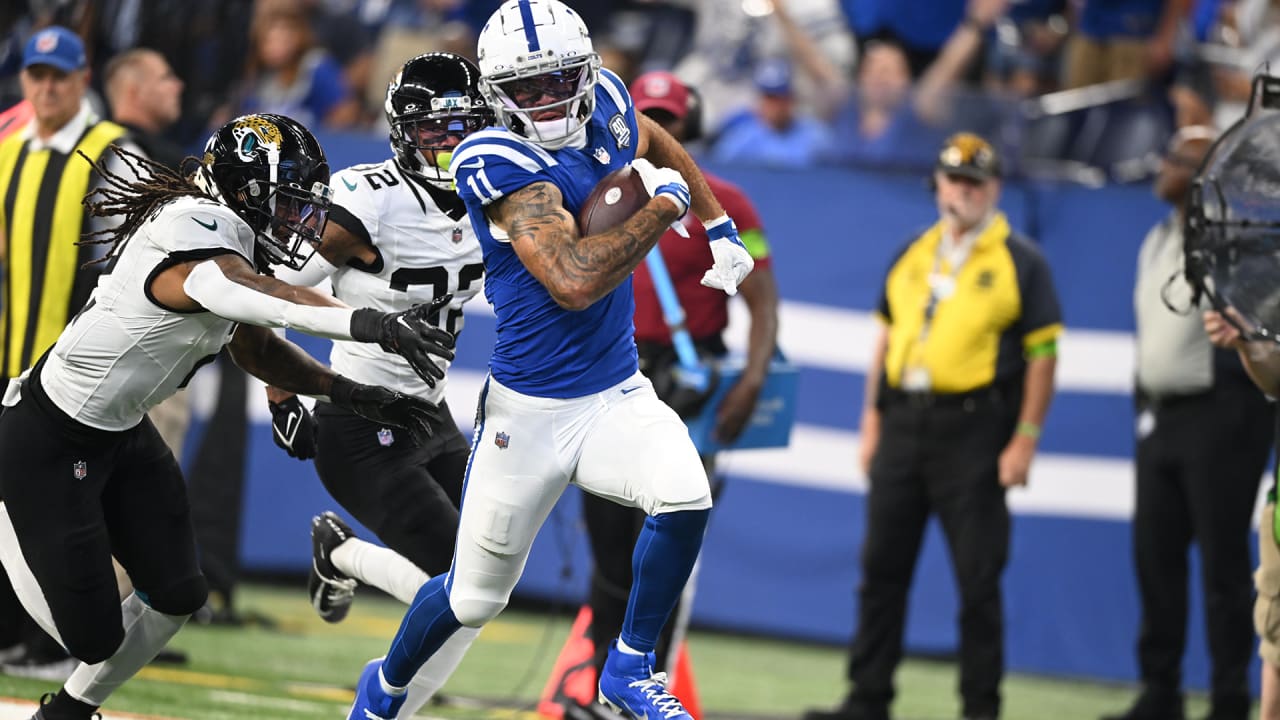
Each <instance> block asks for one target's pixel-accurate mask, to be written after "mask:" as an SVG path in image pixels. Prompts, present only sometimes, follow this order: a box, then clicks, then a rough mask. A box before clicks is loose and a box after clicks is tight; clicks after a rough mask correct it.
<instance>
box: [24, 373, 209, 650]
mask: <svg viewBox="0 0 1280 720" xmlns="http://www.w3.org/2000/svg"><path fill="white" fill-rule="evenodd" d="M38 377H39V366H37V368H36V372H35V373H34V374H33V377H32V379H31V380H30V381H29V382H27V383H26V385H25V386H24V388H23V397H22V400H21V401H20V402H19V403H18V404H17V405H15V406H14V407H11V408H6V409H5V410H4V412H3V414H0V496H2V497H3V499H4V502H5V506H6V508H7V509H8V512H9V518H10V520H11V521H12V522H13V527H14V530H15V532H16V534H17V537H18V544H19V546H20V547H21V549H22V556H23V559H24V560H25V562H26V564H27V566H28V567H29V568H30V570H31V573H32V575H33V576H34V577H35V580H36V583H37V584H38V585H39V588H40V592H41V594H42V595H43V596H44V599H45V601H46V602H47V603H48V606H49V610H50V612H51V613H52V615H53V621H54V625H55V626H56V627H57V629H58V633H59V635H61V636H62V641H63V643H64V644H65V645H66V648H67V650H68V651H69V652H70V653H71V654H72V655H73V656H75V657H76V658H78V659H80V660H82V661H84V662H86V663H97V662H101V661H103V660H105V659H106V658H108V657H110V656H111V655H112V654H113V653H114V652H115V651H116V649H117V648H118V647H119V645H120V642H121V640H122V639H123V637H124V629H123V627H122V618H121V614H120V594H119V590H118V589H117V586H116V575H115V570H114V569H113V568H112V565H111V557H112V556H113V555H114V556H115V557H116V558H117V559H118V560H119V561H120V564H121V565H122V566H124V568H125V570H127V571H128V573H129V577H130V578H131V579H132V580H133V584H134V588H135V589H136V590H137V592H138V594H139V596H140V597H142V598H144V600H145V602H147V604H148V605H150V606H151V607H153V608H155V609H156V610H158V611H160V612H162V613H166V614H170V615H187V614H190V613H193V612H195V611H196V610H197V609H199V608H200V607H201V606H202V605H203V604H204V602H205V598H206V596H207V585H206V584H205V580H204V577H203V576H202V575H201V573H200V569H199V566H198V564H197V561H196V547H195V537H194V533H193V531H192V527H191V516H190V512H189V507H188V504H187V495H186V485H185V484H184V483H183V480H182V472H181V470H180V469H179V468H178V463H177V461H176V460H174V458H173V454H172V453H171V452H170V451H169V448H168V446H167V445H165V443H164V440H163V439H161V437H160V433H159V432H157V431H156V429H155V427H154V426H153V425H152V424H151V421H150V420H148V419H147V418H146V417H143V419H142V422H141V423H140V424H138V425H137V426H135V427H133V428H131V429H129V430H126V431H123V432H106V431H102V430H96V429H93V428H89V427H87V426H85V425H82V424H80V423H78V422H76V421H74V420H72V419H71V418H70V417H68V416H67V415H65V414H64V413H62V411H61V410H59V409H58V408H57V407H56V406H54V405H53V404H52V403H51V402H50V401H49V399H48V397H47V396H46V395H45V394H44V393H43V391H42V390H41V388H40V386H39V380H38ZM11 572H12V571H11Z"/></svg>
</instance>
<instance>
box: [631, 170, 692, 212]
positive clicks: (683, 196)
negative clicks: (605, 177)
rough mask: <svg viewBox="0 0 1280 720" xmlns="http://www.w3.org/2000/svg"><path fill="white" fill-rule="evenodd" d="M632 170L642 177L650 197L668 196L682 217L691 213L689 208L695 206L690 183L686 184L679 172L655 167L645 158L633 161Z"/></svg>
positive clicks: (641, 179)
mask: <svg viewBox="0 0 1280 720" xmlns="http://www.w3.org/2000/svg"><path fill="white" fill-rule="evenodd" d="M631 170H632V171H633V172H635V173H636V174H637V175H639V176H640V181H641V182H643V183H644V189H645V190H648V191H649V197H658V196H659V195H666V196H667V198H668V199H670V200H671V202H673V203H675V204H676V209H677V210H679V211H680V217H684V214H685V213H687V212H689V206H690V205H692V204H693V199H692V197H691V196H690V195H689V183H687V182H685V180H684V177H683V176H682V175H681V174H680V171H679V170H673V169H672V168H660V167H655V166H654V164H653V163H651V162H649V161H648V160H645V159H644V158H636V159H635V160H632V161H631Z"/></svg>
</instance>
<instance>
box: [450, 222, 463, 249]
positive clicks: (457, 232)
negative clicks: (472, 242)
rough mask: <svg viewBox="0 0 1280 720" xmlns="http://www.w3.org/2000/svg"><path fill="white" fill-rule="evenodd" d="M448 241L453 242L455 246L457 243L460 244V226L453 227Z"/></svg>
mask: <svg viewBox="0 0 1280 720" xmlns="http://www.w3.org/2000/svg"><path fill="white" fill-rule="evenodd" d="M449 239H450V240H452V241H453V244H454V245H457V244H458V243H460V242H462V226H461V225H454V226H453V236H452V237H450V238H449Z"/></svg>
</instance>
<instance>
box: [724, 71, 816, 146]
mask: <svg viewBox="0 0 1280 720" xmlns="http://www.w3.org/2000/svg"><path fill="white" fill-rule="evenodd" d="M756 89H757V91H758V92H759V98H758V99H757V100H756V106H755V108H754V111H753V112H751V113H748V114H747V115H745V116H743V117H742V118H741V119H739V120H736V121H734V122H733V124H732V125H730V126H729V127H726V128H724V129H723V130H722V131H721V133H720V137H719V138H718V139H717V140H716V142H715V145H713V146H712V148H711V158H712V159H713V160H715V161H717V162H728V163H743V164H753V165H769V166H773V167H805V166H809V165H813V164H815V163H817V162H818V161H820V160H821V159H822V158H823V157H824V156H825V154H826V153H827V152H828V151H829V148H830V145H831V136H830V132H829V131H828V130H827V127H826V126H825V125H824V124H823V123H822V122H820V121H819V120H817V119H816V118H813V117H809V116H807V115H802V114H799V113H797V112H796V103H795V96H794V94H793V93H792V86H791V67H790V65H789V63H787V61H785V60H773V61H771V62H767V63H764V64H762V65H761V66H760V68H759V69H758V70H757V71H756Z"/></svg>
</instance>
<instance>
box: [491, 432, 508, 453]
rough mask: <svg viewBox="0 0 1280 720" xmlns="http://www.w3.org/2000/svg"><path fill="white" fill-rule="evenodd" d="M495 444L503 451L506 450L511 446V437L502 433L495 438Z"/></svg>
mask: <svg viewBox="0 0 1280 720" xmlns="http://www.w3.org/2000/svg"><path fill="white" fill-rule="evenodd" d="M493 444H494V445H497V446H498V447H499V448H501V449H503V450H506V449H507V446H508V445H510V444H511V436H510V435H508V434H506V433H504V432H500V433H498V434H497V435H494V436H493Z"/></svg>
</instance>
